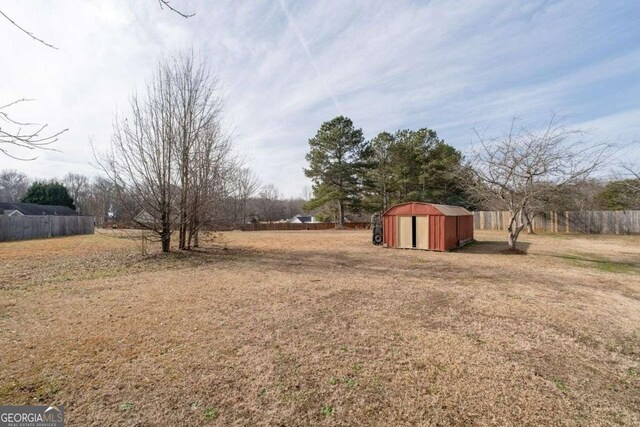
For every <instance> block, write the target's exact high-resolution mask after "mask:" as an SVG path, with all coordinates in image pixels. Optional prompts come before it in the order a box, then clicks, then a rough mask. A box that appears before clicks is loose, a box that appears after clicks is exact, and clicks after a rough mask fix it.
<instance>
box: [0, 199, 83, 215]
mask: <svg viewBox="0 0 640 427" xmlns="http://www.w3.org/2000/svg"><path fill="white" fill-rule="evenodd" d="M14 210H15V211H18V212H20V213H21V214H23V215H61V216H77V215H78V213H77V212H76V211H74V210H73V209H71V208H70V207H68V206H49V205H38V204H35V203H10V202H0V211H14Z"/></svg>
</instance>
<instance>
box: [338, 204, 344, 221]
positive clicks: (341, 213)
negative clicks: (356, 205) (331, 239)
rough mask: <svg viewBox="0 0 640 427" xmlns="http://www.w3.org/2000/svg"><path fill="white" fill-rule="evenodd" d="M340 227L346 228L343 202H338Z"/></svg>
mask: <svg viewBox="0 0 640 427" xmlns="http://www.w3.org/2000/svg"><path fill="white" fill-rule="evenodd" d="M337 219H338V227H343V226H344V205H343V203H342V200H339V201H338V218H337Z"/></svg>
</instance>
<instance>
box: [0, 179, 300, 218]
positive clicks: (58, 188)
mask: <svg viewBox="0 0 640 427" xmlns="http://www.w3.org/2000/svg"><path fill="white" fill-rule="evenodd" d="M238 174H239V175H240V176H238V177H236V178H235V179H233V180H232V182H231V183H230V184H229V185H228V187H227V190H228V191H227V192H226V193H224V194H221V195H220V202H219V206H218V207H217V208H216V211H215V213H214V214H213V215H212V217H211V218H212V223H211V226H212V227H215V228H222V229H232V228H237V227H240V226H242V225H243V224H246V223H248V222H251V221H259V222H277V221H281V220H283V219H287V218H292V217H293V216H295V215H297V214H299V213H302V212H304V204H305V203H306V201H305V200H304V199H303V198H301V197H289V198H288V197H285V196H283V195H282V194H281V193H280V191H279V190H278V188H277V187H276V186H275V185H273V184H265V185H262V184H260V182H259V181H258V180H257V179H256V178H255V176H254V175H253V174H252V173H251V171H250V170H249V169H248V168H244V169H241V170H239V171H238ZM248 177H249V178H250V179H248ZM249 184H250V185H249ZM118 193H119V192H118V191H116V190H115V188H114V185H113V183H112V182H111V181H110V180H109V179H107V178H105V177H104V176H100V175H96V176H93V177H88V176H86V175H83V174H77V173H68V174H66V175H64V176H63V177H62V178H58V179H49V180H43V179H32V178H30V177H29V176H28V175H27V174H25V173H23V172H19V171H17V170H14V169H4V170H0V202H24V203H37V204H42V205H55V206H68V207H70V208H72V209H74V210H76V212H78V214H80V215H86V216H93V217H95V219H96V223H97V225H98V226H109V225H111V224H118V225H121V226H137V224H136V223H135V221H134V218H135V216H136V215H137V214H138V213H140V210H139V208H138V207H137V206H136V204H135V200H134V199H126V198H123V197H120V195H118Z"/></svg>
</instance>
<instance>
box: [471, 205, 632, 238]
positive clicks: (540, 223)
mask: <svg viewBox="0 0 640 427" xmlns="http://www.w3.org/2000/svg"><path fill="white" fill-rule="evenodd" d="M509 216H510V215H509V212H508V211H475V212H474V213H473V223H474V228H475V229H476V230H506V229H507V227H508V224H509ZM533 230H534V231H535V232H536V233H545V232H546V233H589V234H640V211H565V212H555V211H552V212H545V213H543V214H540V215H537V216H536V217H535V218H534V219H533Z"/></svg>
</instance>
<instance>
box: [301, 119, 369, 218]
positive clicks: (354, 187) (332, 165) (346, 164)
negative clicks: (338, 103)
mask: <svg viewBox="0 0 640 427" xmlns="http://www.w3.org/2000/svg"><path fill="white" fill-rule="evenodd" d="M309 147H310V150H309V153H308V154H307V156H306V159H307V161H308V162H309V167H308V168H307V169H305V171H304V173H305V175H306V176H307V177H309V178H311V180H312V181H313V198H312V199H311V200H310V201H309V202H308V203H307V208H308V209H315V208H318V207H320V206H324V205H326V204H334V205H335V207H336V208H337V215H336V222H337V224H338V225H343V224H344V215H345V211H346V209H351V210H357V209H358V208H359V205H360V203H359V202H360V197H359V191H360V180H359V177H360V176H361V172H360V171H361V169H362V168H364V164H363V163H362V162H361V152H362V150H363V149H364V137H363V136H362V129H356V128H355V127H354V126H353V122H352V121H351V120H350V119H349V118H347V117H343V116H339V117H336V118H335V119H333V120H331V121H328V122H324V123H323V124H322V126H320V129H319V130H318V132H317V133H316V136H315V137H313V138H311V139H310V140H309Z"/></svg>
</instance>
